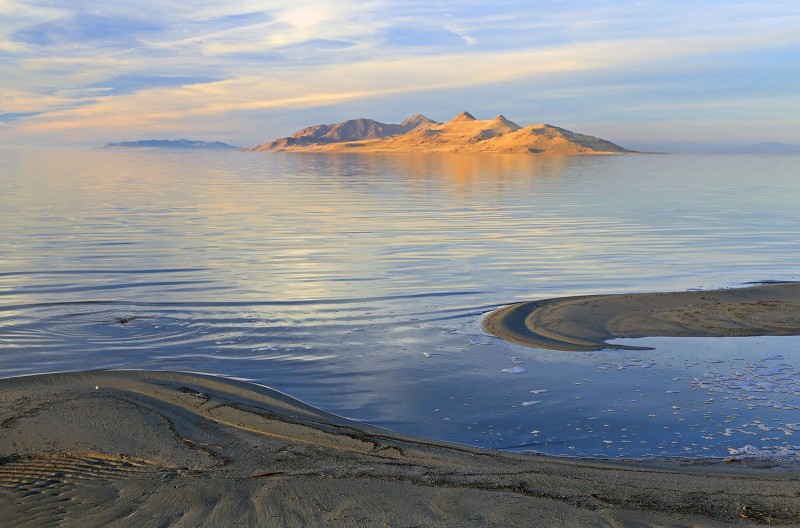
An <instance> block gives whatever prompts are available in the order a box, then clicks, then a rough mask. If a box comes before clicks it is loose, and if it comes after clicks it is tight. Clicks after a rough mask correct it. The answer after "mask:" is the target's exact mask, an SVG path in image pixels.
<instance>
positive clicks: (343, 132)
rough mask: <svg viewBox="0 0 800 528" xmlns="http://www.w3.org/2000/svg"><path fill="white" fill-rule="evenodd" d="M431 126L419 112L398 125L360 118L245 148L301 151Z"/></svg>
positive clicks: (314, 128) (317, 127)
mask: <svg viewBox="0 0 800 528" xmlns="http://www.w3.org/2000/svg"><path fill="white" fill-rule="evenodd" d="M433 125H438V123H437V122H436V121H434V120H433V119H430V118H428V117H425V116H424V115H422V114H417V115H415V116H412V117H409V118H408V119H406V120H405V121H403V122H402V123H400V124H391V123H381V122H380V121H374V120H372V119H365V118H363V117H360V118H358V119H350V120H349V121H345V122H344V123H336V124H334V125H316V126H310V127H308V128H304V129H303V130H301V131H299V132H295V133H294V134H292V135H291V136H289V137H285V138H280V139H276V140H275V141H272V142H271V143H264V144H263V145H259V146H257V147H253V148H249V149H246V150H253V151H263V150H303V148H302V147H308V146H317V145H326V144H331V143H342V142H345V141H361V140H365V139H381V138H385V137H389V136H395V135H398V134H406V133H408V132H411V131H412V130H417V129H423V128H425V127H429V126H433ZM292 147H295V148H292ZM297 147H300V148H297Z"/></svg>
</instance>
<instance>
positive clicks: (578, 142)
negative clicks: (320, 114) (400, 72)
mask: <svg viewBox="0 0 800 528" xmlns="http://www.w3.org/2000/svg"><path fill="white" fill-rule="evenodd" d="M246 150H248V151H354V152H497V153H528V154H530V153H549V154H610V153H624V152H633V151H630V150H627V149H625V148H622V147H620V146H619V145H615V144H614V143H611V142H610V141H606V140H604V139H600V138H596V137H593V136H586V135H583V134H576V133H575V132H571V131H569V130H565V129H563V128H558V127H555V126H552V125H547V124H540V125H530V126H527V127H521V126H519V125H518V124H516V123H513V122H511V121H509V120H508V119H506V118H505V117H503V116H502V115H498V116H497V117H495V118H494V119H488V120H478V119H475V117H474V116H472V114H470V113H469V112H462V113H460V114H458V115H457V116H456V117H454V118H453V119H451V120H450V121H448V122H446V123H439V122H437V121H434V120H433V119H431V118H429V117H425V116H424V115H422V114H417V115H414V116H412V117H409V118H408V119H406V120H405V121H403V122H402V123H399V124H390V123H381V122H379V121H374V120H372V119H364V118H359V119H351V120H349V121H345V122H343V123H337V124H334V125H316V126H311V127H308V128H304V129H303V130H301V131H299V132H296V133H295V134H292V135H291V136H289V137H285V138H280V139H276V140H275V141H271V142H268V143H264V144H261V145H258V146H255V147H252V148H249V149H246Z"/></svg>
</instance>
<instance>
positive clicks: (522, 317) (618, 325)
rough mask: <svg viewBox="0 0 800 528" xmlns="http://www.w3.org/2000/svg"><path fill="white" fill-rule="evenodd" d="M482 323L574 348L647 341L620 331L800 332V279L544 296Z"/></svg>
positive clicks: (527, 341)
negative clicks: (663, 290) (736, 285)
mask: <svg viewBox="0 0 800 528" xmlns="http://www.w3.org/2000/svg"><path fill="white" fill-rule="evenodd" d="M483 326H484V329H485V330H486V331H487V332H489V333H492V334H494V335H496V336H498V337H501V338H503V339H507V340H509V341H514V342H516V343H522V344H524V345H530V346H534V347H538V348H548V349H552V350H565V351H575V352H584V351H592V350H602V349H627V350H639V349H642V347H636V346H627V345H625V346H623V345H613V344H608V343H606V341H608V340H610V339H616V338H636V337H647V336H674V337H733V336H781V335H800V283H774V284H762V285H759V286H752V287H748V288H736V289H725V290H710V291H687V292H671V293H634V294H620V295H585V296H580V297H563V298H555V299H544V300H540V301H531V302H523V303H519V304H514V305H511V306H508V307H505V308H502V309H500V310H497V311H496V312H493V313H491V314H489V316H488V317H487V318H486V319H485V320H484V323H483Z"/></svg>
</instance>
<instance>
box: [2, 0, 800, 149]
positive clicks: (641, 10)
mask: <svg viewBox="0 0 800 528" xmlns="http://www.w3.org/2000/svg"><path fill="white" fill-rule="evenodd" d="M798 28H800V3H798V2H796V0H791V1H770V0H766V1H761V2H755V1H739V2H737V1H725V2H723V1H703V0H696V1H692V2H689V1H682V0H678V1H645V0H640V1H633V0H623V1H618V2H608V1H606V2H601V1H592V0H589V1H579V0H573V1H556V0H549V1H546V2H545V1H538V0H536V1H510V0H506V1H503V0H496V1H493V2H478V1H470V0H459V1H446V0H442V1H437V0H427V1H413V0H412V1H394V0H340V1H307V2H304V1H302V0H293V1H288V0H287V1H284V0H274V1H273V0H269V1H261V0H242V1H232V2H220V1H219V0H194V1H180V0H172V1H166V0H127V1H125V2H121V1H114V0H103V1H98V0H79V1H65V0H40V1H37V0H0V142H2V144H4V145H13V144H19V145H39V144H56V145H93V144H103V143H106V142H109V141H119V140H131V139H147V138H183V137H188V138H191V139H206V140H221V141H227V142H230V143H235V144H238V145H244V146H250V145H254V144H257V143H261V142H264V141H267V140H270V139H273V138H275V137H279V136H284V135H287V134H289V133H291V132H294V131H295V130H297V129H299V128H302V127H304V126H308V125H311V124H317V123H331V122H338V121H343V120H345V119H348V118H353V117H371V118H374V119H377V120H380V121H386V122H399V121H401V120H403V119H405V118H406V117H408V116H410V115H412V114H415V113H418V112H419V113H423V114H425V115H428V116H430V117H432V118H434V119H437V120H440V121H444V120H447V119H449V118H451V117H452V116H454V115H455V114H457V113H458V112H460V111H462V110H465V109H466V110H469V111H470V112H471V113H473V114H474V115H476V116H477V117H478V118H491V117H493V116H494V115H496V114H499V113H502V114H504V115H505V116H506V117H508V118H509V119H512V120H514V121H516V122H518V123H519V124H522V125H527V124H533V123H542V122H546V123H550V124H554V125H557V126H562V127H565V128H568V129H570V130H574V131H576V132H582V133H587V134H592V135H596V136H600V137H604V138H606V139H610V140H612V141H615V142H617V143H620V144H622V145H624V146H626V147H630V148H639V149H659V150H705V149H713V148H715V147H719V146H724V145H745V144H751V143H757V142H763V141H783V142H788V143H796V144H800V29H798Z"/></svg>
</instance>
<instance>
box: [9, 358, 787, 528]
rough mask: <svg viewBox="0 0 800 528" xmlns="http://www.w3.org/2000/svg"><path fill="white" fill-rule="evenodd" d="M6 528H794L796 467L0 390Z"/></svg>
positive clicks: (206, 402)
mask: <svg viewBox="0 0 800 528" xmlns="http://www.w3.org/2000/svg"><path fill="white" fill-rule="evenodd" d="M0 423H2V428H0V456H1V457H2V458H0V525H2V526H53V525H60V526H82V527H90V526H729V525H732V524H734V525H736V524H751V523H754V524H766V523H769V524H771V525H786V526H790V525H797V524H798V523H800V500H799V499H798V497H800V479H798V473H797V470H796V469H797V468H796V467H791V466H786V465H779V464H775V463H768V462H756V461H746V460H702V461H698V460H695V461H690V460H685V461H679V460H675V461H667V462H658V463H655V462H641V461H639V462H636V461H630V462H613V463H612V462H602V461H589V460H577V459H554V458H547V457H539V456H526V455H517V454H508V453H501V452H498V451H489V450H479V449H472V448H469V447H463V446H458V445H451V444H445V443H441V442H436V441H429V440H423V439H419V438H410V437H406V436H403V435H399V434H394V433H390V432H387V431H385V430H382V429H378V428H374V427H369V426H365V425H362V424H358V423H355V422H351V421H348V420H345V419H342V418H339V417H336V416H333V415H330V414H327V413H325V412H322V411H319V410H317V409H314V408H312V407H309V406H307V405H305V404H303V403H301V402H298V401H296V400H293V399H292V398H290V397H288V396H286V395H283V394H281V393H278V392H275V391H272V390H270V389H267V388H265V387H261V386H257V385H252V384H248V383H243V382H238V381H233V380H228V379H222V378H218V377H213V376H207V375H199V374H186V373H171V372H145V371H90V372H79V373H66V374H48V375H38V376H30V377H19V378H9V379H5V380H2V381H0Z"/></svg>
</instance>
